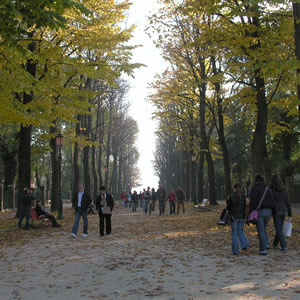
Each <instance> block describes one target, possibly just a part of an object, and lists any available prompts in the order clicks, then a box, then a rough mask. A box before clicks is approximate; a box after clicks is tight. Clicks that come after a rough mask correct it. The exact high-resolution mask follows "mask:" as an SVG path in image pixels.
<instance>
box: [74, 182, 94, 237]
mask: <svg viewBox="0 0 300 300" xmlns="http://www.w3.org/2000/svg"><path fill="white" fill-rule="evenodd" d="M91 203H92V198H91V196H90V194H89V193H88V192H87V191H85V190H84V185H83V184H79V185H78V191H77V192H76V193H75V194H74V197H73V199H72V207H74V209H75V221H74V225H73V228H72V236H73V237H74V238H77V230H78V224H79V221H80V218H81V217H82V219H83V234H82V236H83V237H87V236H88V217H87V215H88V213H87V210H88V208H89V206H90V205H91Z"/></svg>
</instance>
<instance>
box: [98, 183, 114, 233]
mask: <svg viewBox="0 0 300 300" xmlns="http://www.w3.org/2000/svg"><path fill="white" fill-rule="evenodd" d="M113 208H114V199H113V197H112V195H110V194H109V193H107V192H106V191H105V186H103V185H102V186H100V194H99V195H98V197H97V199H96V209H97V210H98V213H99V231H100V237H102V236H104V228H105V229H106V230H105V232H106V234H111V214H112V210H113ZM104 223H105V224H104Z"/></svg>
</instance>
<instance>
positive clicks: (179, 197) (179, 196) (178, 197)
mask: <svg viewBox="0 0 300 300" xmlns="http://www.w3.org/2000/svg"><path fill="white" fill-rule="evenodd" d="M176 200H177V214H179V212H180V206H182V212H183V213H185V208H184V201H185V193H184V191H183V189H182V187H181V186H180V185H179V186H178V187H177V190H176Z"/></svg>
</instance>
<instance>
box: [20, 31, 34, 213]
mask: <svg viewBox="0 0 300 300" xmlns="http://www.w3.org/2000/svg"><path fill="white" fill-rule="evenodd" d="M33 36H34V31H32V32H30V33H29V34H28V37H29V38H32V37H33ZM36 48H37V47H36V42H32V43H30V44H29V46H28V50H29V51H30V52H32V53H34V52H35V51H36ZM36 69H37V66H36V63H35V61H34V60H27V63H26V66H25V70H26V72H27V73H29V74H30V76H32V77H35V76H36ZM33 97H34V95H33V92H30V93H24V95H23V104H24V105H26V104H28V103H30V102H31V101H32V100H33ZM31 134H32V126H31V125H29V126H23V125H22V124H21V128H20V131H19V150H18V163H19V167H18V180H19V182H18V186H19V188H18V205H17V212H16V217H19V216H20V214H21V201H22V198H21V197H22V195H23V189H24V188H25V187H30V183H31Z"/></svg>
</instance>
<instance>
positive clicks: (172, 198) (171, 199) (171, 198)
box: [168, 189, 176, 215]
mask: <svg viewBox="0 0 300 300" xmlns="http://www.w3.org/2000/svg"><path fill="white" fill-rule="evenodd" d="M168 200H169V203H170V215H175V206H176V194H175V192H174V189H171V191H170V193H169V195H168Z"/></svg>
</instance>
